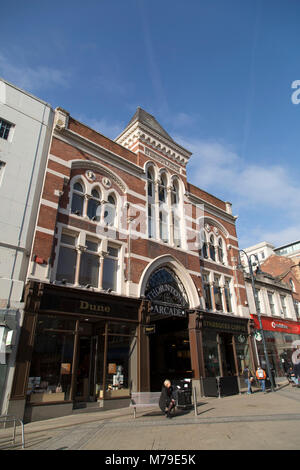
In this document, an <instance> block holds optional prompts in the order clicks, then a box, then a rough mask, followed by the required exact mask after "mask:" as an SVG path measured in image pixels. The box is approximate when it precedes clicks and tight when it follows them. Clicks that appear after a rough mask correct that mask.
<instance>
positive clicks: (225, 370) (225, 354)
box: [219, 333, 237, 377]
mask: <svg viewBox="0 0 300 470" xmlns="http://www.w3.org/2000/svg"><path fill="white" fill-rule="evenodd" d="M219 344H220V356H221V357H220V361H221V369H222V370H221V375H222V376H223V377H226V376H233V375H236V373H237V371H236V366H235V360H234V350H233V348H234V345H233V340H232V334H229V333H220V334H219Z"/></svg>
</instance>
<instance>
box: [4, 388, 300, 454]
mask: <svg viewBox="0 0 300 470" xmlns="http://www.w3.org/2000/svg"><path fill="white" fill-rule="evenodd" d="M299 430H300V389H299V388H293V387H291V386H290V385H289V386H285V387H282V388H281V389H280V390H277V391H276V392H273V393H271V392H269V393H267V394H263V393H262V392H256V393H254V394H252V395H246V394H244V393H243V394H241V395H236V396H231V397H224V398H201V399H199V400H198V407H197V416H196V415H195V412H194V409H191V410H187V411H184V410H178V411H177V414H176V416H175V417H173V418H172V419H166V418H165V417H164V416H162V415H161V413H160V412H159V410H157V409H156V408H153V410H150V411H149V410H147V411H142V412H141V411H140V410H139V411H138V412H137V417H136V419H134V418H133V412H132V409H129V408H125V409H124V408H123V409H121V410H113V411H99V412H92V413H81V414H74V415H71V416H67V417H63V418H56V419H50V420H45V421H39V422H34V423H28V424H26V425H25V451H26V450H49V451H50V450H109V451H111V450H120V451H122V450H148V451H166V450H181V451H182V450H298V449H299V448H300V432H299ZM10 436H11V431H10V430H9V429H2V430H1V432H0V446H1V447H0V448H1V449H21V445H20V444H21V439H20V430H19V428H18V432H17V443H16V445H15V446H11V447H10V445H9V443H8V441H7V439H8V438H9V437H10Z"/></svg>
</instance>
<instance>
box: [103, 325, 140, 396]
mask: <svg viewBox="0 0 300 470" xmlns="http://www.w3.org/2000/svg"><path fill="white" fill-rule="evenodd" d="M135 335H136V326H131V325H126V324H125V325H124V324H119V323H109V327H108V337H107V360H106V387H105V397H106V398H115V397H122V396H129V394H130V390H131V389H133V390H136V386H137V383H136V361H137V340H136V336H135Z"/></svg>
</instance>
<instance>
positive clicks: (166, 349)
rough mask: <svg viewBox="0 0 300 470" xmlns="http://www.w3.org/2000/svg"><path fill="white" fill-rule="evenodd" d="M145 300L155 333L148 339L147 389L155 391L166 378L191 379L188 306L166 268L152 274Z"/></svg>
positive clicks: (171, 271) (176, 277) (186, 299)
mask: <svg viewBox="0 0 300 470" xmlns="http://www.w3.org/2000/svg"><path fill="white" fill-rule="evenodd" d="M145 297H146V298H147V299H148V300H150V302H151V312H150V315H149V317H148V321H149V322H150V323H151V324H152V325H154V326H155V328H154V329H155V333H153V334H151V335H150V336H149V351H150V354H149V355H150V358H149V359H150V389H151V391H158V390H160V388H161V386H162V383H163V382H164V380H165V379H166V378H168V379H170V380H171V381H176V380H181V379H183V378H191V377H192V370H191V355H190V341H189V332H188V315H187V311H188V308H189V302H188V297H187V293H186V291H185V288H184V286H183V284H182V282H181V280H180V279H179V277H178V276H177V275H176V274H175V272H174V271H173V270H172V269H170V268H169V267H167V266H163V267H160V268H158V269H156V270H155V271H154V272H153V273H152V274H151V276H150V277H149V279H148V282H147V285H146V289H145Z"/></svg>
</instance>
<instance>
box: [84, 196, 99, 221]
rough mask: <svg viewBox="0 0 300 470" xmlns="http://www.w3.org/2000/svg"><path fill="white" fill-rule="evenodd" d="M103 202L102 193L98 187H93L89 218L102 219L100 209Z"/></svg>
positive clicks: (88, 211) (89, 201) (88, 212)
mask: <svg viewBox="0 0 300 470" xmlns="http://www.w3.org/2000/svg"><path fill="white" fill-rule="evenodd" d="M100 204H101V193H100V191H99V190H98V188H94V189H92V192H91V197H90V198H89V200H88V207H87V216H88V218H89V219H91V220H94V221H99V220H100V214H99V209H100Z"/></svg>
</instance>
